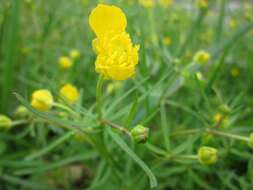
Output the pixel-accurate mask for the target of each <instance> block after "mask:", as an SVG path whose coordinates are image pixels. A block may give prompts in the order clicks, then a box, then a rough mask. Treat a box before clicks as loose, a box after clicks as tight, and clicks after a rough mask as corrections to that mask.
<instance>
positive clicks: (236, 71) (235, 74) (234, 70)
mask: <svg viewBox="0 0 253 190" xmlns="http://www.w3.org/2000/svg"><path fill="white" fill-rule="evenodd" d="M230 74H231V75H232V76H233V77H238V76H239V75H240V69H238V68H232V69H231V71H230Z"/></svg>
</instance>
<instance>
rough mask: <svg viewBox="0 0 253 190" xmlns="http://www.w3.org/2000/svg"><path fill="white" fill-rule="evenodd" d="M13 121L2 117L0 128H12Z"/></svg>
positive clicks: (0, 118) (0, 117)
mask: <svg viewBox="0 0 253 190" xmlns="http://www.w3.org/2000/svg"><path fill="white" fill-rule="evenodd" d="M11 123H12V121H11V119H10V118H9V117H7V116H5V115H0V128H3V129H9V128H10V127H11Z"/></svg>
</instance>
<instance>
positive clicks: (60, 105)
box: [53, 102, 78, 116]
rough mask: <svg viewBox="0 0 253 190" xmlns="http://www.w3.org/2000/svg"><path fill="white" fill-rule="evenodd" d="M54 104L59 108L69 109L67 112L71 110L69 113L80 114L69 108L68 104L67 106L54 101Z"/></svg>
mask: <svg viewBox="0 0 253 190" xmlns="http://www.w3.org/2000/svg"><path fill="white" fill-rule="evenodd" d="M53 106H55V107H57V108H61V109H63V110H65V111H67V112H69V113H71V114H73V115H75V116H77V115H78V114H77V113H76V112H75V111H73V110H72V109H71V108H69V107H68V106H65V105H63V104H60V103H57V102H54V103H53Z"/></svg>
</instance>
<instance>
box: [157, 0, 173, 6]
mask: <svg viewBox="0 0 253 190" xmlns="http://www.w3.org/2000/svg"><path fill="white" fill-rule="evenodd" d="M158 2H159V4H160V5H161V6H162V7H164V8H167V7H169V6H171V5H172V4H173V2H174V0H159V1H158Z"/></svg>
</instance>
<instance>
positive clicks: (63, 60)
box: [58, 56, 73, 69]
mask: <svg viewBox="0 0 253 190" xmlns="http://www.w3.org/2000/svg"><path fill="white" fill-rule="evenodd" d="M58 64H59V66H60V68H61V69H68V68H70V67H71V66H72V65H73V62H72V60H71V58H70V57H67V56H62V57H60V58H59V60H58Z"/></svg>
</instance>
